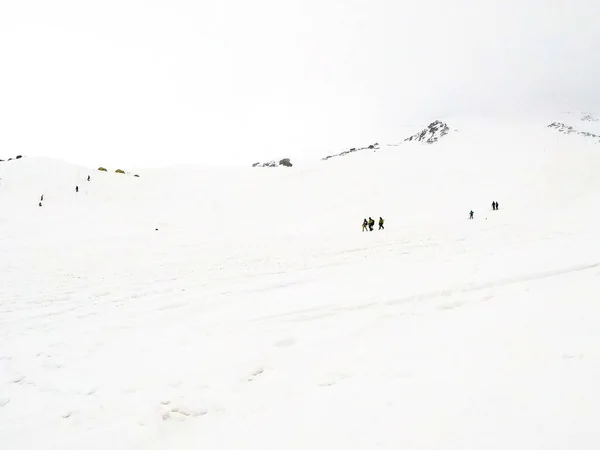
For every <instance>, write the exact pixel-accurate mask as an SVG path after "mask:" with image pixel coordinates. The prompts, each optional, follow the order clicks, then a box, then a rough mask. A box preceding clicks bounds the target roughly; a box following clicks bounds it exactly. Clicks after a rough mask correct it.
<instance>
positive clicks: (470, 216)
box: [469, 210, 475, 219]
mask: <svg viewBox="0 0 600 450" xmlns="http://www.w3.org/2000/svg"><path fill="white" fill-rule="evenodd" d="M474 214H475V213H474V212H473V211H472V210H471V212H470V213H469V219H472V218H473V215H474Z"/></svg>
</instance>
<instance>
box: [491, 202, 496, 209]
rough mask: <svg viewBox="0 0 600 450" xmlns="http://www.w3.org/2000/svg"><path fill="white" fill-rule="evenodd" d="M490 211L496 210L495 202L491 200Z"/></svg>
mask: <svg viewBox="0 0 600 450" xmlns="http://www.w3.org/2000/svg"><path fill="white" fill-rule="evenodd" d="M492 211H496V202H492Z"/></svg>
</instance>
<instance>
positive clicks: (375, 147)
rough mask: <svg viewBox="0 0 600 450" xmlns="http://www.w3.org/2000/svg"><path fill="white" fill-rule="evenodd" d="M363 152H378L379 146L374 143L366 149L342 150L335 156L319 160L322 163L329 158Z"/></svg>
mask: <svg viewBox="0 0 600 450" xmlns="http://www.w3.org/2000/svg"><path fill="white" fill-rule="evenodd" d="M363 150H379V144H377V143H375V144H371V145H368V146H367V147H359V148H357V147H352V148H351V149H350V150H344V151H343V152H341V153H337V154H335V155H329V156H326V157H325V158H321V159H322V160H323V161H327V160H328V159H331V158H337V157H338V156H346V155H349V154H350V153H355V152H360V151H363Z"/></svg>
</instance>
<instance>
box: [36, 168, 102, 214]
mask: <svg viewBox="0 0 600 450" xmlns="http://www.w3.org/2000/svg"><path fill="white" fill-rule="evenodd" d="M87 180H88V181H90V180H91V177H90V176H89V175H88V176H87ZM75 192H76V193H77V192H79V186H75ZM43 201H44V195H43V194H42V196H41V197H40V203H39V204H38V206H39V207H40V208H41V207H42V202H43Z"/></svg>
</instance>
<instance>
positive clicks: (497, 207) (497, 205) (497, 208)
mask: <svg viewBox="0 0 600 450" xmlns="http://www.w3.org/2000/svg"><path fill="white" fill-rule="evenodd" d="M496 211H498V202H496Z"/></svg>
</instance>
